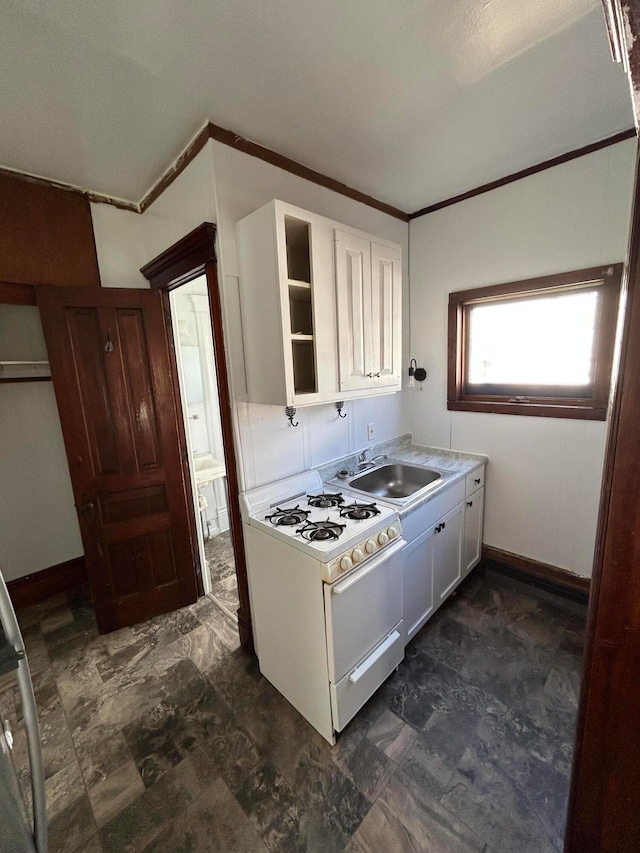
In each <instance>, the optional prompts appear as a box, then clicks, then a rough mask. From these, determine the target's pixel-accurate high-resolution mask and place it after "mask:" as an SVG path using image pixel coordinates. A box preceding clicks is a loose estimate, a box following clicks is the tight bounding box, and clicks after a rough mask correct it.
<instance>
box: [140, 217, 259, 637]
mask: <svg viewBox="0 0 640 853" xmlns="http://www.w3.org/2000/svg"><path fill="white" fill-rule="evenodd" d="M215 236H216V227H215V225H213V224H212V223H211V222H204V223H203V224H202V225H200V226H198V227H197V228H194V230H193V231H191V232H189V234H187V235H186V236H185V237H183V238H182V240H179V241H178V242H177V243H175V244H174V245H173V246H171V247H170V248H169V249H167V250H166V251H165V252H162V253H161V254H160V255H158V256H157V257H156V258H154V259H153V260H152V261H150V262H149V263H148V264H146V265H145V266H144V267H143V268H142V269H141V272H142V274H143V275H144V276H145V278H146V279H147V280H148V281H149V284H150V285H151V288H152V289H154V290H163V291H168V290H172V289H174V288H176V287H179V286H180V285H181V284H185V283H186V282H187V281H191V280H192V279H194V278H196V277H197V276H199V275H202V274H203V273H204V274H205V275H206V278H207V289H208V292H209V306H210V313H211V325H212V335H213V349H214V356H215V362H216V377H217V381H218V397H219V400H220V420H221V423H222V443H223V447H224V457H225V468H226V480H227V496H228V509H229V522H230V527H231V539H232V542H233V551H234V558H235V564H236V578H237V582H238V598H239V603H240V607H239V608H238V632H239V634H240V642H241V643H242V645H243V647H244V648H245V649H247V651H250V652H253V651H254V645H253V630H252V626H251V607H250V602H249V579H248V575H247V562H246V555H245V548H244V538H243V535H242V517H241V514H240V487H239V482H238V467H237V457H236V451H235V443H234V439H233V422H232V415H231V388H230V385H229V374H228V368H227V357H226V350H225V341H224V327H223V323H222V301H221V296H220V285H219V282H218V275H217V262H216V254H215ZM173 374H174V393H175V395H176V399H177V400H180V389H179V388H178V385H177V375H178V372H177V369H174V371H173ZM184 476H185V481H186V482H189V481H190V471H189V466H188V463H187V462H186V460H185V462H184Z"/></svg>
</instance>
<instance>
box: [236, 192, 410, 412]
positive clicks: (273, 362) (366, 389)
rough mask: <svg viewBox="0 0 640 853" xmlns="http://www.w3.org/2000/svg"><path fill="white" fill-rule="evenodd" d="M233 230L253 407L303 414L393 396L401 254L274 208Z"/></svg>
mask: <svg viewBox="0 0 640 853" xmlns="http://www.w3.org/2000/svg"><path fill="white" fill-rule="evenodd" d="M336 226H337V227H336ZM236 230H237V237H238V255H239V266H240V270H239V271H240V300H241V308H242V324H243V342H244V351H245V359H246V370H247V391H248V398H249V400H250V401H251V402H255V403H267V404H272V405H285V406H305V405H312V404H314V403H328V402H334V401H336V400H348V399H350V398H353V397H364V396H371V395H375V394H388V393H391V392H394V391H399V390H400V386H401V381H400V376H401V371H400V357H401V340H400V334H401V325H402V324H401V302H402V272H401V253H400V247H399V246H397V245H396V244H394V243H388V242H386V241H384V240H380V239H378V238H374V237H371V235H368V234H364V233H362V232H360V231H355V230H353V229H347V228H346V226H342V225H338V223H336V222H333V221H332V220H329V219H326V218H324V217H322V216H316V215H315V214H313V213H310V212H308V211H305V210H302V209H301V208H298V207H294V206H293V205H290V204H286V203H285V202H281V201H272V202H270V203H269V204H267V205H265V206H264V207H261V208H260V209H259V210H256V211H254V212H253V213H252V214H250V215H249V216H247V217H245V218H244V219H242V220H241V221H240V222H238V224H237V226H236ZM334 235H335V239H334Z"/></svg>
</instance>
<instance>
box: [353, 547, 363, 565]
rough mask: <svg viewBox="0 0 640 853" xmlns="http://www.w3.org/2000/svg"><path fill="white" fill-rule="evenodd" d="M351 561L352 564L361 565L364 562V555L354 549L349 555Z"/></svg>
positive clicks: (357, 549) (358, 549)
mask: <svg viewBox="0 0 640 853" xmlns="http://www.w3.org/2000/svg"><path fill="white" fill-rule="evenodd" d="M351 559H352V560H353V562H354V563H361V562H362V561H363V560H364V554H363V553H362V551H361V550H360V548H355V549H354V550H353V551H352V553H351Z"/></svg>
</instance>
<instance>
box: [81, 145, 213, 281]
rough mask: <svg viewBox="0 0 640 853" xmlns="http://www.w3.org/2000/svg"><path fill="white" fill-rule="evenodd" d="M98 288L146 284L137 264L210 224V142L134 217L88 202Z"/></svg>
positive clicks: (211, 211)
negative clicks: (95, 251) (100, 285)
mask: <svg viewBox="0 0 640 853" xmlns="http://www.w3.org/2000/svg"><path fill="white" fill-rule="evenodd" d="M91 217H92V219H93V231H94V235H95V240H96V250H97V253H98V266H99V268H100V281H101V283H102V286H103V287H147V286H148V284H147V280H146V279H145V278H144V276H143V275H142V274H141V273H140V267H142V266H144V265H145V264H146V263H148V261H150V260H152V259H153V258H155V257H156V256H157V255H159V254H160V253H161V252H164V251H165V249H168V248H169V246H172V245H173V244H174V243H175V242H177V241H178V240H180V239H181V238H182V237H184V236H185V235H186V234H188V233H189V232H190V231H192V230H193V229H194V228H197V227H198V225H202V223H203V222H215V205H214V195H213V172H212V163H211V143H208V144H207V145H205V147H204V148H203V149H202V151H200V152H199V153H198V155H197V156H196V157H195V158H194V159H193V160H192V161H191V163H189V165H188V166H187V168H186V169H185V170H184V172H181V174H180V175H178V177H177V178H176V180H175V181H174V182H173V183H172V184H171V185H170V186H169V187H167V189H166V190H165V191H164V192H163V193H162V195H161V196H159V198H157V199H156V200H155V201H154V202H153V204H152V205H151V206H150V207H149V208H147V210H145V212H144V213H143V214H142V215H140V214H139V213H133V212H132V211H129V210H120V209H119V208H117V207H113V206H111V205H108V204H92V205H91Z"/></svg>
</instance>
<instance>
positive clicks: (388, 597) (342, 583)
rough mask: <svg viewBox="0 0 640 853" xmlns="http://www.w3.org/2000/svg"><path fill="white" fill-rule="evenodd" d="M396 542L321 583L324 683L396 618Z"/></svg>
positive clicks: (359, 655) (399, 607)
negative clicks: (325, 658) (326, 676)
mask: <svg viewBox="0 0 640 853" xmlns="http://www.w3.org/2000/svg"><path fill="white" fill-rule="evenodd" d="M404 546H405V542H404V540H403V539H397V540H396V541H395V542H393V544H391V545H388V546H387V547H386V548H385V549H384V551H381V552H380V553H379V554H377V555H376V556H375V557H372V558H371V559H370V560H368V561H367V562H366V563H364V565H362V566H361V567H360V568H357V569H356V570H355V571H352V572H351V573H350V574H349V575H347V576H346V577H345V578H343V579H342V580H339V581H336V582H335V583H333V584H325V587H324V603H325V619H326V626H327V656H328V662H329V680H330V681H331V682H332V683H333V684H337V683H338V681H340V679H341V678H342V677H343V676H345V675H346V674H347V672H349V670H351V669H353V668H354V667H355V666H356V664H358V663H359V662H360V661H362V660H363V658H365V657H366V656H367V655H368V654H369V652H371V651H372V650H373V649H374V648H375V646H376V645H377V644H378V643H379V642H380V641H381V640H383V639H384V638H385V637H386V636H388V635H389V633H390V632H391V631H393V629H394V628H395V627H396V625H397V624H398V623H399V622H400V620H401V619H402V549H403V548H404Z"/></svg>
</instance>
